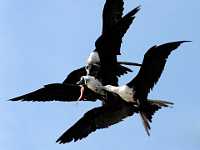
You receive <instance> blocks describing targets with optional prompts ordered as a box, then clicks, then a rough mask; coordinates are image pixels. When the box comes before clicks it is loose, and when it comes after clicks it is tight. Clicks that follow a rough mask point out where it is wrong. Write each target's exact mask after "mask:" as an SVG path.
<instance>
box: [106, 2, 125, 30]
mask: <svg viewBox="0 0 200 150" xmlns="http://www.w3.org/2000/svg"><path fill="white" fill-rule="evenodd" d="M123 6H124V2H123V0H106V3H105V5H104V8H103V30H102V34H104V33H105V32H107V31H110V30H111V29H112V27H113V26H114V25H115V24H116V23H117V22H118V21H119V20H120V19H121V18H122V15H123V10H124V8H123Z"/></svg>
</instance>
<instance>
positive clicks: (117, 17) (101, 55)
mask: <svg viewBox="0 0 200 150" xmlns="http://www.w3.org/2000/svg"><path fill="white" fill-rule="evenodd" d="M123 4H124V3H123V0H115V1H113V0H107V1H106V3H105V6H104V9H103V31H102V35H101V36H100V37H99V38H98V39H97V41H96V44H95V45H96V49H95V50H94V51H93V52H92V53H91V55H90V56H89V58H88V62H87V65H86V66H87V67H86V68H88V69H85V67H81V68H80V69H77V70H74V71H72V72H71V73H70V74H69V75H68V76H67V78H66V79H65V80H64V82H63V83H62V84H60V83H55V84H48V85H45V86H44V87H43V88H41V89H39V90H36V91H34V92H31V93H28V94H25V95H22V96H19V97H15V98H12V99H11V100H13V101H18V100H21V101H52V100H55V101H77V99H78V98H79V99H81V98H82V99H83V97H82V96H81V95H82V91H83V90H84V91H86V94H84V96H85V97H84V100H88V101H95V100H96V99H97V98H95V97H96V94H94V92H92V91H91V90H90V89H88V88H87V87H85V86H80V85H77V84H76V83H77V82H78V81H79V80H80V78H81V76H84V75H90V74H91V75H96V70H95V67H97V70H98V72H100V74H98V76H99V75H100V76H101V79H102V80H101V82H102V83H103V84H104V85H107V84H110V85H118V77H119V76H120V75H123V74H125V73H127V72H129V71H131V70H130V69H128V68H126V67H124V66H121V65H120V64H119V63H118V62H117V55H118V54H119V53H120V47H121V42H122V37H123V36H124V34H125V33H126V31H127V30H128V28H129V26H130V25H131V23H132V22H133V19H134V18H135V14H136V13H137V12H138V11H139V7H137V8H135V9H133V10H132V11H130V12H129V13H128V14H127V15H125V16H124V17H122V12H123ZM93 54H94V55H96V54H98V55H96V56H98V59H99V61H96V60H95V59H93ZM96 56H95V57H94V58H96ZM123 63H124V62H123ZM125 63H126V62H125ZM133 64H134V63H133ZM135 65H138V66H139V65H140V64H137V63H135ZM99 66H100V70H101V71H99ZM110 68H112V69H110ZM86 70H87V71H88V73H87V71H86ZM63 84H64V85H63Z"/></svg>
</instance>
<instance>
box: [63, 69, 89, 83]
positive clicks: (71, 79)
mask: <svg viewBox="0 0 200 150" xmlns="http://www.w3.org/2000/svg"><path fill="white" fill-rule="evenodd" d="M86 74H87V72H86V70H85V67H81V68H79V69H76V70H74V71H72V72H71V73H70V74H69V75H68V76H67V77H66V79H65V80H64V81H63V84H76V83H77V82H78V81H79V80H80V79H81V77H82V76H85V75H86Z"/></svg>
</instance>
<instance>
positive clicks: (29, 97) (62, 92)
mask: <svg viewBox="0 0 200 150" xmlns="http://www.w3.org/2000/svg"><path fill="white" fill-rule="evenodd" d="M80 90H81V87H80V86H78V85H72V84H59V83H54V84H48V85H45V86H44V87H43V88H40V89H38V90H36V91H33V92H31V93H28V94H25V95H22V96H19V97H15V98H12V99H10V100H11V101H38V102H46V101H67V102H70V101H77V100H78V98H79V96H80ZM84 95H85V99H86V100H88V101H96V99H97V98H98V96H97V94H96V93H94V92H93V91H91V90H90V89H88V88H87V87H85V90H84Z"/></svg>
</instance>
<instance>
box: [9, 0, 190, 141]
mask: <svg viewBox="0 0 200 150" xmlns="http://www.w3.org/2000/svg"><path fill="white" fill-rule="evenodd" d="M123 6H124V2H123V0H106V3H105V5H104V9H103V15H102V18H103V27H102V33H101V35H100V36H99V38H98V39H97V40H96V42H95V49H94V50H93V51H92V52H91V53H90V55H89V57H88V59H87V62H86V65H85V66H84V67H81V68H79V69H76V70H74V71H72V72H71V73H70V74H69V75H68V76H67V78H66V79H65V80H64V81H63V83H53V84H48V85H45V86H44V87H43V88H40V89H38V90H36V91H33V92H31V93H28V94H25V95H22V96H18V97H15V98H12V99H10V100H12V101H41V102H45V101H64V102H69V101H77V100H82V101H96V100H97V99H99V100H101V101H102V105H101V106H99V107H96V108H94V109H92V110H90V111H88V112H86V113H85V114H84V116H83V117H82V118H81V119H80V120H79V121H78V122H76V123H75V124H74V125H73V126H72V127H70V128H69V129H68V130H67V131H65V132H64V133H63V134H62V135H61V136H60V137H59V138H58V139H57V141H56V142H58V143H62V144H64V143H68V142H71V141H77V140H81V139H82V138H85V137H87V136H88V135H89V134H90V133H92V132H94V131H96V130H97V129H102V128H107V127H109V126H111V125H113V124H116V123H118V122H120V121H122V120H123V119H125V118H126V117H129V116H132V115H134V113H139V114H140V116H141V118H142V121H143V125H144V127H145V130H146V132H147V134H148V135H150V132H149V130H150V122H151V121H152V116H153V114H154V113H155V112H156V111H157V110H159V109H160V108H162V107H168V106H170V105H172V104H173V103H171V102H168V101H162V100H151V99H148V93H149V92H150V90H151V89H152V88H153V86H154V85H155V84H156V83H157V81H158V79H159V78H160V76H161V74H162V71H163V69H164V66H165V63H166V59H167V58H168V56H169V55H170V53H171V51H173V50H175V49H176V48H178V47H179V46H180V45H181V44H182V43H184V42H187V41H177V42H171V43H166V44H163V45H159V46H153V47H152V48H150V49H149V50H148V51H147V52H146V54H145V55H144V59H143V63H142V64H139V63H130V62H124V61H118V60H117V56H118V55H120V51H121V44H122V38H123V36H124V35H125V33H126V32H127V30H128V29H129V27H130V25H131V24H132V22H133V20H134V19H135V15H136V13H137V12H138V11H139V10H140V6H138V7H136V8H135V9H133V10H131V11H130V12H128V13H127V14H126V15H123V10H124V7H123ZM123 65H135V66H140V67H141V68H140V70H139V73H138V74H137V75H136V77H135V78H133V79H132V80H131V81H130V82H128V83H127V84H126V85H122V86H119V85H118V79H119V77H120V76H121V75H124V74H127V73H128V72H131V71H132V70H130V69H129V68H127V67H125V66H123Z"/></svg>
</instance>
